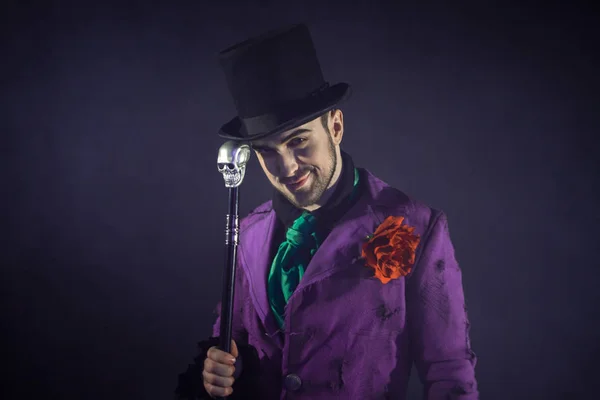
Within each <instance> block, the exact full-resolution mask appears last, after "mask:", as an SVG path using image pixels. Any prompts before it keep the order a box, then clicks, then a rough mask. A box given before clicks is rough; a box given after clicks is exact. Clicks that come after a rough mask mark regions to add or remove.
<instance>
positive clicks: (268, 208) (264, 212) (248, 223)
mask: <svg viewBox="0 0 600 400" xmlns="http://www.w3.org/2000/svg"><path fill="white" fill-rule="evenodd" d="M272 212H273V202H272V201H271V200H269V201H266V202H264V203H262V204H260V205H259V206H258V207H256V208H254V209H253V210H251V211H250V212H249V213H248V215H246V216H245V217H244V218H242V220H241V221H240V232H244V231H247V230H249V229H252V228H253V227H254V228H256V227H257V224H258V225H260V224H259V222H264V221H265V220H266V219H267V217H268V216H269V215H270V214H271V213H272Z"/></svg>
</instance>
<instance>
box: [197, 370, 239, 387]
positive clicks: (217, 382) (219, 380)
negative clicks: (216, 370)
mask: <svg viewBox="0 0 600 400" xmlns="http://www.w3.org/2000/svg"><path fill="white" fill-rule="evenodd" d="M202 376H203V377H204V382H206V383H210V384H211V385H213V386H218V387H223V388H228V387H232V386H233V382H234V381H235V380H234V379H233V377H224V376H218V375H215V374H211V373H210V372H208V371H202Z"/></svg>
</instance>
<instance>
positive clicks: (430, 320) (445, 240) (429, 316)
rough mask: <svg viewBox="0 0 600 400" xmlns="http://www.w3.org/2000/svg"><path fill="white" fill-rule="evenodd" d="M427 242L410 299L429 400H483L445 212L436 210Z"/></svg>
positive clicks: (414, 347)
mask: <svg viewBox="0 0 600 400" xmlns="http://www.w3.org/2000/svg"><path fill="white" fill-rule="evenodd" d="M421 240H422V242H421V246H422V248H421V249H420V254H418V258H417V260H416V265H415V268H414V271H413V273H412V275H410V276H409V278H408V280H407V287H406V290H407V292H406V295H407V325H408V329H409V334H410V343H411V352H412V357H413V361H414V363H415V366H416V368H417V371H418V374H419V378H420V379H421V382H422V383H423V385H424V391H425V393H424V399H426V400H442V399H444V400H446V399H456V400H476V399H479V393H478V389H477V382H476V379H475V364H476V356H475V353H474V352H473V351H472V349H471V343H470V339H469V320H468V317H467V309H466V305H465V297H464V292H463V286H462V275H461V270H460V267H459V265H458V262H457V260H456V258H455V254H454V247H453V245H452V242H451V240H450V234H449V231H448V221H447V218H446V215H445V214H444V213H443V212H441V211H434V212H433V214H432V218H431V222H430V224H429V228H428V229H427V231H426V232H425V233H424V235H423V237H422V239H421Z"/></svg>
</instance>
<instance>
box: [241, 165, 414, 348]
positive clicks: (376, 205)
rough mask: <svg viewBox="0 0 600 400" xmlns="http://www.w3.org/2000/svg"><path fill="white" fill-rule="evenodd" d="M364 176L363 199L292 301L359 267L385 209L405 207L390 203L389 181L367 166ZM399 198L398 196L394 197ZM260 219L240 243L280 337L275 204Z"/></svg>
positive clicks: (261, 308)
mask: <svg viewBox="0 0 600 400" xmlns="http://www.w3.org/2000/svg"><path fill="white" fill-rule="evenodd" d="M361 172H363V173H362V175H361V179H363V182H364V183H365V185H366V189H365V190H364V192H363V194H362V195H361V198H360V200H359V201H358V202H357V203H356V204H355V205H354V206H353V207H352V208H351V209H350V210H349V211H348V212H347V213H346V214H345V215H344V217H342V219H341V220H340V222H339V223H338V224H337V225H336V227H335V228H334V229H333V230H332V231H331V232H330V233H329V235H328V237H327V239H325V241H324V242H323V244H322V245H321V246H320V247H319V249H318V250H317V252H316V253H315V255H314V256H313V258H312V260H311V261H310V263H309V264H308V267H307V269H306V272H305V274H304V276H303V277H302V280H301V281H300V283H299V285H298V287H297V288H296V290H295V292H294V294H292V296H291V298H290V300H289V301H290V302H291V301H292V300H293V299H294V297H295V296H296V295H297V293H298V292H301V291H302V289H303V288H306V287H308V286H310V285H313V284H315V283H317V282H319V281H321V280H323V279H325V278H327V277H329V276H331V275H333V274H336V273H338V272H341V271H343V270H344V269H347V268H350V267H356V266H357V264H356V263H357V261H358V260H359V257H360V256H361V246H362V244H363V243H364V241H365V239H366V237H367V235H370V234H372V233H373V232H374V231H375V229H376V228H377V226H378V225H379V224H381V223H382V222H383V220H384V219H385V214H386V210H387V209H388V208H389V207H390V206H393V208H394V209H396V210H402V204H398V203H397V202H396V201H394V203H395V204H393V205H392V204H389V203H390V201H389V199H387V198H386V195H385V192H386V190H385V189H386V187H387V185H386V184H385V183H384V182H382V181H380V180H379V179H378V178H376V177H375V176H373V175H372V174H371V173H369V172H368V171H366V170H363V171H361ZM395 200H397V198H396V199H395ZM262 213H263V214H264V215H265V216H264V217H263V218H261V219H260V220H258V221H256V222H254V223H251V225H250V226H248V227H247V228H246V229H245V230H244V231H242V233H241V236H242V238H243V239H242V240H241V243H243V246H240V257H241V260H242V267H243V268H244V272H245V274H246V276H247V278H248V283H249V290H250V296H251V298H252V302H253V304H254V307H255V309H256V311H257V313H258V317H259V318H260V320H261V322H262V324H263V326H264V328H265V331H266V333H267V334H268V335H269V336H272V337H273V338H274V339H275V340H278V341H279V343H280V345H281V344H282V343H281V339H280V338H279V336H278V335H277V333H278V332H279V326H278V325H277V323H276V321H275V318H274V316H273V314H272V313H271V310H270V305H269V299H268V294H267V276H268V271H269V269H270V267H271V257H270V256H271V254H270V253H271V246H272V244H273V240H274V235H275V227H276V218H277V217H276V215H275V212H274V211H273V209H272V207H270V206H266V207H265V208H264V209H263V211H262Z"/></svg>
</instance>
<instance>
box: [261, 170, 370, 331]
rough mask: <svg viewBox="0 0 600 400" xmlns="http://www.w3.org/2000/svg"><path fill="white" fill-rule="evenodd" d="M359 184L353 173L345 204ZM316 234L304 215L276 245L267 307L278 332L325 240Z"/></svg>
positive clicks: (311, 221)
mask: <svg viewBox="0 0 600 400" xmlns="http://www.w3.org/2000/svg"><path fill="white" fill-rule="evenodd" d="M358 181H359V174H358V170H357V169H354V189H353V191H352V194H351V196H350V198H349V199H348V201H351V200H352V199H353V198H354V197H355V196H356V195H357V193H358V191H357V187H358ZM316 231H317V221H316V218H315V216H314V215H312V214H311V213H310V212H308V211H304V212H303V213H302V215H300V216H299V217H298V218H297V219H296V220H294V222H293V223H292V226H291V227H289V228H288V230H287V232H286V234H285V240H284V241H283V242H282V243H281V244H280V245H279V249H278V250H277V254H276V255H275V258H274V259H273V263H272V264H271V270H270V272H269V278H268V281H267V286H268V291H269V303H270V305H271V310H273V314H274V315H275V319H276V320H277V322H278V324H279V327H281V328H282V327H283V325H284V309H285V306H286V304H287V302H288V300H289V298H290V296H291V295H292V293H294V290H295V289H296V287H297V286H298V284H299V283H300V279H302V276H303V275H304V271H305V270H306V267H307V266H308V263H309V262H310V260H311V258H312V256H313V255H314V254H315V252H316V251H317V249H318V248H319V246H320V245H321V243H322V241H323V240H324V238H321V237H320V235H319V234H318V233H317V232H316Z"/></svg>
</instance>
